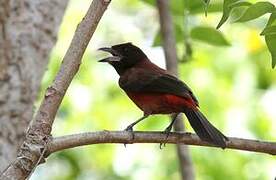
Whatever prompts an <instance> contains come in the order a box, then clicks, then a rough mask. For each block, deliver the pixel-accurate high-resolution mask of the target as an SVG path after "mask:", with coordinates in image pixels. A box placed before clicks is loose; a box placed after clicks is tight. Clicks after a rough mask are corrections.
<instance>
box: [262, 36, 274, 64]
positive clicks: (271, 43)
mask: <svg viewBox="0 0 276 180" xmlns="http://www.w3.org/2000/svg"><path fill="white" fill-rule="evenodd" d="M265 42H266V45H267V47H268V50H269V52H270V54H271V58H272V68H274V67H275V65H276V48H275V47H276V35H275V34H274V35H266V36H265Z"/></svg>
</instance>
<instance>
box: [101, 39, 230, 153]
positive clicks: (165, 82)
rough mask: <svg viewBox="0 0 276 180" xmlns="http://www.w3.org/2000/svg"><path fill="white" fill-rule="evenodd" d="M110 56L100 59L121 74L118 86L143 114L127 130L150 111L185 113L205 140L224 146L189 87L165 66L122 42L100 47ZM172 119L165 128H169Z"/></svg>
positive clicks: (218, 133) (222, 140)
mask: <svg viewBox="0 0 276 180" xmlns="http://www.w3.org/2000/svg"><path fill="white" fill-rule="evenodd" d="M100 50H103V51H106V52H109V53H111V54H112V55H113V56H111V57H108V58H105V59H103V60H100V62H108V63H109V64H111V65H112V66H113V67H114V68H115V70H116V71H117V73H118V74H119V75H120V79H119V86H120V87H121V88H122V89H123V90H124V91H125V92H126V94H127V95H128V97H129V98H130V99H131V100H132V101H133V102H134V103H135V104H136V105H137V106H138V107H139V108H140V109H141V110H142V111H143V112H144V117H142V118H140V119H139V120H138V121H136V122H134V123H132V124H131V125H130V126H128V128H127V130H131V131H132V127H133V126H134V125H135V124H137V123H138V122H140V121H141V120H143V119H144V118H146V117H148V116H149V115H152V114H172V113H185V115H186V116H187V118H188V120H189V122H190V124H191V126H192V127H193V129H194V130H195V132H196V133H197V135H198V136H199V137H200V138H201V139H202V140H204V141H207V142H209V143H212V144H214V145H217V146H220V147H222V148H225V147H226V143H225V141H226V140H227V137H226V136H224V135H223V134H222V133H221V132H220V131H219V130H218V129H217V128H215V127H214V126H213V125H212V124H211V123H210V122H209V121H208V120H207V118H206V117H205V116H204V115H203V114H202V113H201V112H200V111H199V109H198V108H199V103H198V100H197V99H196V97H195V96H194V94H193V93H192V91H191V89H190V88H189V87H188V86H187V85H186V84H185V83H184V82H182V81H181V80H179V79H178V78H176V77H174V76H172V75H170V74H169V73H168V72H167V71H166V70H164V69H162V68H160V67H158V66H157V65H155V64H153V63H152V62H151V61H150V60H149V59H148V57H147V56H146V55H145V54H144V53H143V51H142V50H141V49H140V48H138V47H136V46H134V45H132V44H131V43H124V44H118V45H114V46H112V47H111V48H100ZM173 123H174V120H173V121H172V123H171V124H170V125H169V126H168V127H167V129H166V132H169V131H170V130H171V128H172V125H173Z"/></svg>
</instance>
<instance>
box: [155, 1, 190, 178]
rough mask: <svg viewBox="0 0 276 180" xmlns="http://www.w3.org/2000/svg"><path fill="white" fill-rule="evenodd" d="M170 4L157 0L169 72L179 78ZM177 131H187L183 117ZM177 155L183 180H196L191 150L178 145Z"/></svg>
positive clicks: (178, 118)
mask: <svg viewBox="0 0 276 180" xmlns="http://www.w3.org/2000/svg"><path fill="white" fill-rule="evenodd" d="M169 2H170V1H167V0H157V7H158V12H159V19H160V29H161V35H162V40H163V43H162V44H163V49H164V52H165V57H166V67H167V70H168V72H170V73H171V74H174V75H176V76H178V60H177V59H178V58H177V51H176V40H175V35H174V25H173V20H172V15H171V13H170V8H169ZM174 129H175V130H176V131H182V132H184V131H185V126H184V123H183V118H182V116H178V117H177V120H176V122H175V123H174ZM177 155H178V159H179V164H180V172H181V177H182V180H194V179H195V173H194V168H193V163H192V160H191V157H190V153H189V149H188V147H187V146H185V145H177Z"/></svg>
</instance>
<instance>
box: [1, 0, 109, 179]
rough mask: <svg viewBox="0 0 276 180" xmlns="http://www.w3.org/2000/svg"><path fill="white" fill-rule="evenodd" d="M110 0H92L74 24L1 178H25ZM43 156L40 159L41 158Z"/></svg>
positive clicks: (39, 155) (43, 143) (37, 157)
mask: <svg viewBox="0 0 276 180" xmlns="http://www.w3.org/2000/svg"><path fill="white" fill-rule="evenodd" d="M110 1H111V0H93V2H92V3H91V5H90V7H89V9H88V11H87V13H86V15H85V17H84V18H83V19H82V21H81V23H80V24H79V25H78V27H77V29H76V32H75V34H74V37H73V39H72V41H71V44H70V46H69V48H68V50H67V52H66V54H65V56H64V58H63V61H62V64H61V67H60V70H59V72H58V74H57V75H56V77H55V79H54V81H53V83H52V85H51V86H50V87H49V88H47V90H46V92H45V96H44V99H43V101H42V103H41V105H40V107H39V109H38V112H37V114H36V116H35V117H34V120H33V122H32V124H31V125H30V128H29V129H28V132H27V135H26V140H25V141H24V143H23V145H22V147H21V148H20V150H19V154H18V157H17V159H16V160H15V161H14V162H13V163H12V165H11V166H9V168H7V169H6V170H5V171H4V172H3V173H1V175H0V179H1V180H6V179H25V178H26V177H28V175H29V174H30V173H31V172H32V171H33V169H34V168H35V165H36V164H37V161H38V160H39V159H40V157H41V156H42V155H41V154H43V149H44V148H45V144H46V143H47V142H48V141H49V137H50V133H51V130H52V124H53V122H54V119H55V116H56V113H57V110H58V108H59V105H60V103H61V101H62V99H63V97H64V95H65V92H66V90H67V88H68V87H69V85H70V83H71V81H72V79H73V77H74V76H75V74H76V73H77V71H78V69H79V66H80V64H81V59H82V56H83V54H84V51H85V49H86V47H87V45H88V43H89V41H90V39H91V37H92V35H93V33H94V32H95V29H96V27H97V25H98V23H99V21H100V19H101V17H102V15H103V13H104V12H105V10H106V8H107V6H108V5H109V3H110ZM43 160H44V159H43Z"/></svg>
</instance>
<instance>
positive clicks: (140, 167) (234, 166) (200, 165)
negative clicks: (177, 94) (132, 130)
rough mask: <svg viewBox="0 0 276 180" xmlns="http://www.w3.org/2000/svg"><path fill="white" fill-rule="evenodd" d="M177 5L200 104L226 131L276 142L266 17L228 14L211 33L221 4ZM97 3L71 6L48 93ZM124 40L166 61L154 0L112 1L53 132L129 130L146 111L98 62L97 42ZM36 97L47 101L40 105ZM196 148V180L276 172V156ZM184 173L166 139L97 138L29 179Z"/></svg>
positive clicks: (161, 122) (152, 125)
mask: <svg viewBox="0 0 276 180" xmlns="http://www.w3.org/2000/svg"><path fill="white" fill-rule="evenodd" d="M173 2H175V3H173V4H172V7H171V10H172V13H173V18H174V23H175V33H176V38H177V49H178V56H179V61H180V64H179V71H180V78H181V79H182V80H183V81H185V82H186V83H187V84H188V85H189V86H190V87H191V88H192V89H193V91H194V93H195V94H196V96H197V97H198V99H199V102H200V105H201V110H202V111H203V112H204V114H205V115H206V116H207V117H208V119H209V120H210V121H211V122H212V123H213V124H214V125H215V126H216V127H218V129H220V130H221V131H222V132H224V134H226V135H228V136H233V137H240V138H251V139H260V140H268V141H276V133H275V132H276V123H275V119H276V71H275V70H273V69H272V68H271V57H270V54H269V52H268V50H267V47H266V44H265V42H264V38H263V37H262V36H260V35H259V34H260V32H261V31H262V29H263V27H264V26H265V24H266V21H267V19H268V16H267V15H265V16H262V17H261V18H258V19H257V20H254V21H249V22H247V23H230V22H231V20H230V22H229V21H228V22H226V24H224V25H223V26H222V27H221V28H220V30H219V32H216V33H215V35H214V36H211V35H210V34H209V33H208V32H211V30H210V31H208V28H211V29H214V28H215V27H216V26H217V24H218V22H219V20H220V18H221V15H222V13H221V11H222V2H221V1H212V2H211V4H210V12H209V13H208V16H207V17H205V15H204V6H203V4H202V2H201V0H196V1H194V3H193V4H191V5H188V7H187V5H186V7H185V8H186V9H187V10H186V11H185V13H183V11H179V10H181V8H183V7H184V6H185V5H184V3H183V1H181V0H179V1H173ZM251 2H255V1H251ZM270 2H274V3H275V1H270ZM90 3H91V1H90V0H82V1H76V0H71V2H70V3H69V6H68V8H67V11H66V14H65V17H64V19H63V22H62V25H61V28H60V32H59V39H58V42H57V44H56V46H55V48H54V49H53V51H52V54H51V61H50V64H49V66H48V67H49V68H48V71H47V72H46V74H45V76H44V79H43V85H42V88H41V90H42V92H41V95H42V93H43V92H44V89H45V88H46V87H47V86H48V84H49V83H50V82H51V81H52V80H53V77H54V75H55V73H56V72H57V70H58V68H59V65H60V63H61V59H62V57H63V55H64V54H65V52H66V50H67V47H68V46H69V43H70V41H71V38H72V36H73V34H74V31H75V28H76V26H77V24H78V23H79V22H80V20H81V19H82V17H83V16H84V14H85V12H86V10H87V8H88V7H89V5H90ZM242 11H243V9H242V8H238V9H237V10H235V11H234V12H233V18H235V17H238V15H239V14H240V13H241V12H242ZM180 12H181V13H180ZM206 29H207V31H205V30H206ZM206 32H207V33H206ZM210 37H212V38H210ZM124 42H132V43H133V44H135V45H137V46H139V47H140V48H142V49H143V50H144V52H146V54H147V55H148V57H149V58H150V59H151V60H152V61H153V62H154V63H156V64H158V65H159V66H161V67H165V61H164V53H163V51H162V48H161V46H160V33H159V19H158V12H157V8H156V6H155V5H154V1H146V0H145V1H141V0H140V1H133V0H120V1H116V0H113V1H112V3H111V4H110V6H109V8H108V10H107V11H106V12H105V14H104V16H103V18H102V20H101V22H100V24H99V26H98V28H97V30H96V32H95V34H94V35H93V38H92V40H91V43H90V45H89V47H88V49H87V51H86V53H85V55H84V57H83V64H82V65H81V68H80V71H79V73H78V75H77V76H76V78H75V79H74V81H73V83H72V84H71V86H70V88H69V90H68V92H67V94H66V97H65V99H64V100H63V103H62V106H61V108H60V110H59V113H58V116H57V118H56V121H55V124H54V127H53V136H61V135H66V134H72V133H80V132H87V131H100V130H104V129H106V130H123V129H124V128H126V126H127V125H129V124H130V123H131V122H133V121H135V120H136V119H137V118H139V117H141V115H142V112H141V111H140V110H139V109H138V108H137V107H136V106H135V105H134V104H133V103H132V102H131V101H130V100H129V99H128V98H127V96H126V95H125V94H124V92H123V91H122V90H120V89H119V87H118V85H117V81H118V76H117V74H116V72H115V70H114V69H113V68H112V67H111V66H109V65H107V64H101V63H97V60H98V59H100V58H103V57H105V56H107V54H104V53H102V52H99V51H97V49H98V48H100V47H104V46H111V45H114V44H118V43H124ZM39 102H40V99H39V100H38V102H37V105H38V104H39ZM184 121H185V125H186V126H187V129H188V131H192V129H191V127H190V125H189V123H187V121H186V119H185V120H184ZM273 121H274V123H273ZM169 122H170V120H169V117H167V116H164V115H157V116H154V117H150V118H148V119H147V120H145V121H144V122H142V123H140V124H139V125H137V126H136V130H143V131H147V130H156V131H161V130H164V129H165V128H166V127H167V125H168V124H169ZM189 148H190V151H191V156H192V160H193V163H194V167H195V172H196V179H199V180H215V179H225V178H227V179H239V180H247V179H250V180H259V179H261V180H266V179H267V180H268V179H274V178H275V176H276V161H275V160H276V158H275V157H273V156H270V155H267V154H260V153H250V152H243V151H236V150H230V149H226V150H221V149H217V148H208V147H197V146H189ZM180 177H181V175H180V172H179V170H178V160H177V155H176V151H175V146H174V145H170V144H168V145H167V146H166V147H165V148H163V149H162V150H160V149H159V144H132V145H127V147H126V148H125V147H124V146H123V145H121V144H99V145H90V146H85V147H78V148H74V149H70V150H65V151H62V152H59V153H55V154H53V155H51V156H50V157H49V158H48V159H47V163H45V164H43V165H40V166H39V167H38V168H37V170H36V171H35V174H34V175H33V176H32V178H31V179H32V180H37V179H40V180H75V179H78V180H92V179H95V180H103V179H105V180H113V179H122V180H123V179H125V180H127V179H133V180H138V179H153V180H155V179H156V180H157V179H158V180H166V179H180Z"/></svg>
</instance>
